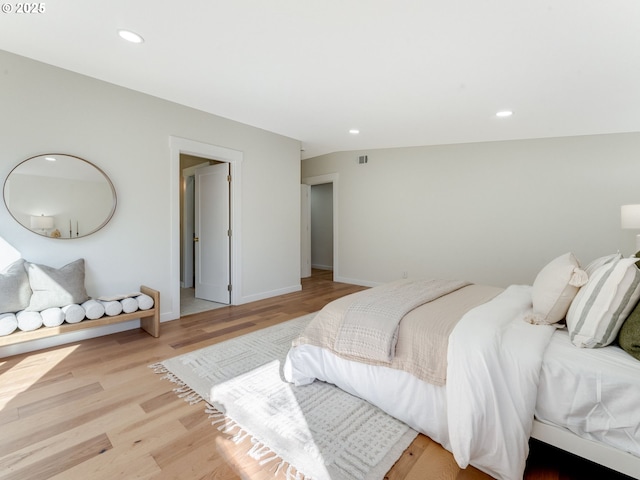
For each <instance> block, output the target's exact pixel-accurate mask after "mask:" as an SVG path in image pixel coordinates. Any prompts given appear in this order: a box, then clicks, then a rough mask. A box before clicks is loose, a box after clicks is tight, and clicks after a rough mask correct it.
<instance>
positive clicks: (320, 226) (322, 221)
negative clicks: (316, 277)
mask: <svg viewBox="0 0 640 480" xmlns="http://www.w3.org/2000/svg"><path fill="white" fill-rule="evenodd" d="M311 266H312V267H313V268H320V269H323V270H333V184H332V183H322V184H320V185H312V186H311Z"/></svg>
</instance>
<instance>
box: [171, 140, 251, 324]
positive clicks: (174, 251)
mask: <svg viewBox="0 0 640 480" xmlns="http://www.w3.org/2000/svg"><path fill="white" fill-rule="evenodd" d="M181 153H183V154H186V155H193V156H195V157H201V158H205V159H210V160H218V161H220V162H225V163H228V164H229V167H230V172H231V187H230V188H231V195H230V198H229V215H230V228H231V252H230V254H231V255H230V258H231V266H230V270H229V273H230V277H231V278H230V279H229V280H230V282H231V285H232V289H231V305H238V304H239V303H240V299H241V298H242V278H241V271H242V269H241V268H240V266H241V259H242V251H241V246H242V241H241V240H242V238H241V234H242V232H241V230H240V225H241V202H240V199H241V198H242V161H243V159H244V153H243V152H242V151H240V150H233V149H231V148H227V147H221V146H218V145H211V144H209V143H203V142H198V141H196V140H189V139H186V138H181V137H176V136H173V135H171V136H169V154H170V162H171V169H170V175H169V181H170V185H169V192H170V193H169V202H170V210H171V214H170V217H171V245H170V251H171V258H170V267H169V272H170V273H169V274H170V277H171V289H170V290H171V305H172V308H171V310H172V317H171V318H179V317H180V180H181V176H182V172H181V171H180V154H181Z"/></svg>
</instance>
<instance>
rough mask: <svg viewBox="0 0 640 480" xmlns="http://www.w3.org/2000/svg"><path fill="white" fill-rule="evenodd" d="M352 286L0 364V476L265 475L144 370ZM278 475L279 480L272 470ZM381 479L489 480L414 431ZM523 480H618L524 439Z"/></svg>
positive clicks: (328, 284) (308, 285)
mask: <svg viewBox="0 0 640 480" xmlns="http://www.w3.org/2000/svg"><path fill="white" fill-rule="evenodd" d="M361 289H362V287H358V286H354V285H347V284H340V283H334V282H332V281H331V272H323V271H314V275H313V276H312V278H310V279H304V280H303V289H302V291H301V292H296V293H292V294H287V295H282V296H279V297H275V298H271V299H267V300H261V301H258V302H254V303H250V304H246V305H241V306H230V307H224V308H219V309H217V310H213V311H211V312H203V313H197V314H194V315H189V316H185V317H183V318H181V319H180V320H176V321H172V322H165V323H163V324H162V326H161V335H160V338H158V339H156V338H153V337H151V336H149V335H147V334H146V333H144V332H142V331H138V330H135V331H128V332H122V333H118V334H114V335H109V336H104V337H100V338H96V339H91V340H86V341H83V342H80V343H74V344H69V345H64V346H60V347H56V348H51V349H48V350H42V351H39V352H34V353H30V354H24V355H18V356H13V357H9V358H4V359H0V479H19V480H27V479H37V480H42V479H51V478H55V479H92V480H95V479H121V478H122V479H130V478H153V479H160V478H176V479H214V478H215V479H221V480H226V479H236V478H251V479H273V478H274V472H273V468H274V467H273V465H271V464H267V465H265V466H260V465H258V464H257V462H255V461H253V460H250V459H247V458H246V457H245V456H244V455H243V452H245V451H247V450H248V448H249V444H248V443H247V442H245V443H244V444H241V445H239V446H236V445H234V444H233V443H232V442H231V441H230V440H228V438H227V437H226V436H225V434H223V433H221V432H219V431H218V429H217V428H215V427H213V426H211V425H210V421H209V420H208V419H207V415H206V414H205V413H204V408H205V405H204V404H203V403H200V404H196V405H190V404H188V403H187V402H185V401H184V400H182V399H180V398H178V396H177V395H176V394H175V393H174V392H173V391H172V388H173V387H174V385H173V384H171V383H170V382H169V381H167V380H162V379H161V376H160V375H157V374H155V373H154V372H153V371H152V370H151V369H149V368H148V365H150V364H152V363H155V362H158V361H161V360H164V359H166V358H170V357H174V356H176V355H180V354H183V353H186V352H189V351H192V350H195V349H198V348H202V347H205V346H207V345H211V344H213V343H216V342H219V341H222V340H226V339H229V338H232V337H234V336H237V335H242V334H244V333H248V332H251V331H254V330H257V329H260V328H264V327H267V326H270V325H274V324H276V323H279V322H282V321H285V320H289V319H292V318H295V317H298V316H301V315H304V314H306V313H311V312H314V311H317V310H319V309H320V308H321V307H322V306H323V305H325V304H326V303H328V302H329V301H331V300H333V299H335V298H338V297H341V296H344V295H346V294H349V293H352V292H356V291H359V290H361ZM276 478H278V479H283V478H284V475H283V474H279V475H278V476H277V477H276ZM387 478H388V479H390V480H393V479H439V480H447V479H487V478H489V477H488V476H486V475H485V474H483V473H481V472H479V471H478V470H476V469H474V468H467V469H465V470H460V469H459V468H458V467H457V465H456V464H455V462H454V460H453V458H452V456H451V454H449V453H448V452H446V451H445V450H444V449H442V447H440V446H439V445H438V444H436V443H435V442H433V441H431V440H430V439H429V438H427V437H425V436H423V435H419V436H418V437H417V439H416V440H415V441H414V442H413V444H412V445H411V446H410V447H409V448H408V449H407V450H406V451H405V453H404V454H403V455H402V457H401V458H400V459H399V460H398V462H397V463H396V465H395V466H394V467H393V468H392V469H391V471H389V473H388V475H387ZM525 478H526V479H527V480H542V479H547V480H555V479H558V480H559V479H562V480H573V479H582V478H606V479H614V478H623V477H621V476H617V475H615V474H614V473H612V472H610V471H608V470H605V469H601V468H598V467H596V466H594V465H592V464H590V463H589V462H586V461H583V460H580V459H576V458H575V457H572V456H570V455H568V454H565V453H562V452H558V451H557V450H555V449H553V448H551V447H547V446H544V445H542V444H540V443H537V442H534V443H533V444H532V453H531V455H530V461H529V466H528V468H527V472H526V476H525Z"/></svg>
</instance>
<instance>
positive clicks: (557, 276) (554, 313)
mask: <svg viewBox="0 0 640 480" xmlns="http://www.w3.org/2000/svg"><path fill="white" fill-rule="evenodd" d="M585 283H587V274H586V273H585V272H584V270H582V269H581V268H580V264H579V263H578V260H577V259H576V257H575V256H574V255H573V253H565V254H564V255H560V256H559V257H557V258H555V259H553V260H552V261H551V262H549V263H548V264H547V265H545V267H544V268H543V269H542V270H540V272H539V273H538V275H537V276H536V279H535V280H534V282H533V289H532V291H531V302H532V303H533V310H532V311H531V312H529V313H528V314H527V315H525V318H524V320H525V321H527V322H529V323H534V324H538V325H549V324H552V323H556V322H559V321H560V320H562V319H564V317H565V315H566V314H567V310H568V309H569V305H570V304H571V301H572V300H573V299H574V297H575V296H576V294H577V293H578V289H579V288H580V287H581V286H582V285H584V284H585Z"/></svg>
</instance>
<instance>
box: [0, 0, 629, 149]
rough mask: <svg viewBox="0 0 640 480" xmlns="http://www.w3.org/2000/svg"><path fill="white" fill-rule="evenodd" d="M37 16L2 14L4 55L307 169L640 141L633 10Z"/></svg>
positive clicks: (580, 4) (342, 2)
mask: <svg viewBox="0 0 640 480" xmlns="http://www.w3.org/2000/svg"><path fill="white" fill-rule="evenodd" d="M42 4H43V5H44V6H45V12H44V13H33V14H17V13H0V49H3V50H6V51H9V52H13V53H17V54H20V55H24V56H26V57H30V58H33V59H36V60H40V61H43V62H46V63H49V64H52V65H57V66H60V67H62V68H66V69H69V70H72V71H75V72H78V73H82V74H85V75H88V76H91V77H95V78H99V79H102V80H105V81H107V82H111V83H114V84H117V85H122V86H125V87H128V88H132V89H134V90H138V91H141V92H145V93H148V94H151V95H154V96H157V97H161V98H165V99H168V100H171V101H174V102H178V103H181V104H184V105H188V106H191V107H194V108H197V109H200V110H204V111H206V112H210V113H213V114H216V115H220V116H222V117H226V118H229V119H233V120H237V121H239V122H243V123H245V124H249V125H253V126H256V127H260V128H263V129H266V130H269V131H272V132H276V133H279V134H282V135H286V136H288V137H292V138H295V139H298V140H300V141H301V142H302V148H303V149H304V152H303V153H302V158H309V157H312V156H316V155H319V154H323V153H329V152H333V151H341V150H361V151H362V150H366V149H373V148H385V147H397V146H412V145H434V144H448V143H462V142H478V141H493V140H507V139H521V138H539V137H557V136H567V135H588V134H598V133H614V132H630V131H640V1H638V0H540V1H534V0H457V1H456V0H449V1H443V0H440V1H435V0H396V1H392V0H270V1H265V0H227V1H224V2H223V1H219V0H191V1H188V2H178V1H176V0H173V1H168V0H91V1H87V0H84V1H80V0H49V1H44V2H42ZM8 5H13V6H15V5H16V3H15V2H14V3H8ZM120 28H127V29H131V30H134V31H136V32H138V33H139V34H141V35H142V36H143V37H144V38H145V42H144V43H143V44H140V45H134V44H130V43H127V42H125V41H123V40H122V39H120V38H119V37H118V35H117V33H116V31H117V30H118V29H120ZM503 109H510V110H513V111H514V112H515V113H514V115H513V116H512V117H510V118H508V119H498V118H496V117H495V112H497V111H498V110H503ZM351 128H357V129H359V130H360V132H361V133H360V134H359V135H357V136H356V135H350V134H349V133H348V131H349V129H351Z"/></svg>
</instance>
